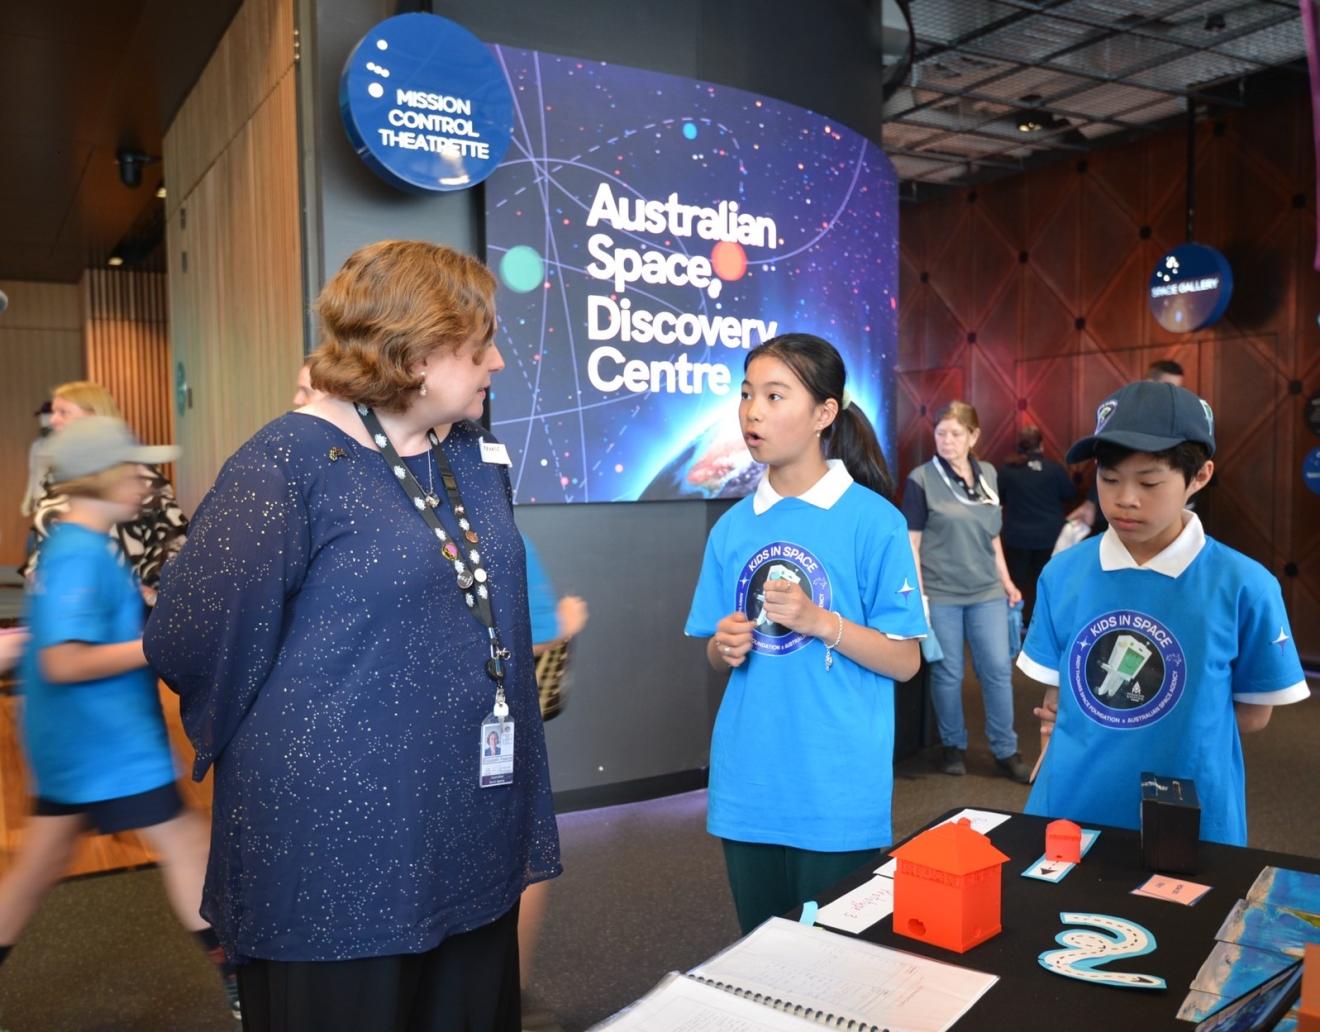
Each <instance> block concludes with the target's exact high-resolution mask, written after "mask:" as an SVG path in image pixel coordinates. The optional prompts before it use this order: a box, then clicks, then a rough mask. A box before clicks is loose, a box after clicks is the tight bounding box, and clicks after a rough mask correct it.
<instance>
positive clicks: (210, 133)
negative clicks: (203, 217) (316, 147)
mask: <svg viewBox="0 0 1320 1032" xmlns="http://www.w3.org/2000/svg"><path fill="white" fill-rule="evenodd" d="M293 60H294V32H293V0H245V2H244V4H243V6H242V7H240V8H239V11H238V13H237V14H236V15H235V16H234V20H233V21H232V22H231V23H230V26H229V28H228V30H226V32H225V35H224V37H223V38H222V39H221V40H220V44H219V46H217V47H216V50H215V53H214V54H213V55H212V56H211V60H210V61H209V62H208V63H207V66H206V68H205V70H204V71H203V72H202V75H201V77H200V78H199V79H198V80H197V84H196V85H195V86H194V87H193V89H192V91H191V92H190V93H189V94H188V97H187V99H186V100H185V101H184V103H183V105H182V106H181V107H180V109H179V113H178V114H177V115H176V116H175V119H174V121H173V122H172V123H171V125H170V127H169V131H168V132H167V133H166V139H165V151H164V162H165V182H166V183H167V184H169V196H168V198H167V199H166V202H165V203H166V212H167V214H168V215H170V216H172V215H173V214H174V213H175V212H176V211H177V210H178V208H179V206H180V205H181V204H182V203H183V202H184V199H185V198H186V197H187V196H188V194H189V193H191V192H192V190H193V189H194V187H196V185H197V183H198V182H199V181H200V180H201V179H202V177H203V176H204V175H206V173H207V170H208V169H210V167H211V166H212V164H214V163H215V161H216V160H217V159H218V158H219V157H220V155H221V154H222V153H223V152H224V151H225V149H226V148H227V147H229V146H230V144H231V143H232V142H233V140H234V138H235V137H236V136H237V135H238V134H239V133H240V131H242V129H243V127H244V126H246V125H247V124H248V122H249V121H250V120H251V118H252V115H253V113H254V112H255V111H256V110H257V109H258V108H260V107H261V106H262V104H263V103H264V102H265V100H266V98H267V97H268V96H269V95H270V94H271V92H272V91H273V90H274V89H275V87H276V84H277V83H279V81H280V80H281V79H283V78H284V76H285V75H286V74H287V73H288V71H289V69H290V68H291V67H292V65H293Z"/></svg>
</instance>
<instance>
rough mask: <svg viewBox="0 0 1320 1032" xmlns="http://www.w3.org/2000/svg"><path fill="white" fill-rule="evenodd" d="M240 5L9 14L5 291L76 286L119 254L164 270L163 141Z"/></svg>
mask: <svg viewBox="0 0 1320 1032" xmlns="http://www.w3.org/2000/svg"><path fill="white" fill-rule="evenodd" d="M240 4H241V0H5V2H3V3H0V155H2V156H3V160H0V279H19V280H47V281H57V282H66V283H67V282H74V281H76V280H78V278H79V277H80V276H81V274H82V270H83V269H85V268H87V267H88V266H89V265H100V264H103V263H104V262H105V261H106V259H107V258H108V257H109V255H110V253H111V252H112V251H113V250H114V249H115V248H116V247H119V246H120V244H121V243H126V244H128V245H130V246H134V245H136V246H137V247H138V248H139V249H140V250H141V251H143V252H145V258H144V259H143V260H144V261H146V262H147V263H148V264H151V263H153V262H159V247H158V246H157V245H158V243H159V233H160V220H161V219H162V218H163V202H161V201H159V200H157V199H156V196H155V191H156V188H157V186H159V185H160V183H161V177H162V170H161V166H160V164H159V163H156V164H153V165H150V166H148V167H147V168H146V169H145V171H144V173H143V176H142V184H141V185H140V186H139V187H137V188H136V189H129V188H127V187H125V186H124V185H123V183H121V182H120V179H119V167H118V164H117V163H116V160H115V154H116V152H117V151H118V150H119V149H120V148H124V147H127V148H131V149H133V150H137V151H141V152H144V153H147V154H150V155H154V156H159V155H160V153H161V137H162V135H163V133H164V131H165V128H166V127H167V126H168V125H169V123H170V120H171V119H172V118H173V117H174V114H175V112H176V111H178V109H179V107H180V105H181V104H182V103H183V100H184V98H185V97H186V96H187V95H188V91H189V90H190V89H191V88H192V86H193V84H194V83H195V82H196V81H197V77H198V76H199V75H200V74H201V71H202V69H203V68H204V67H205V66H206V62H207V59H208V58H209V57H210V55H211V53H212V51H213V50H214V49H215V46H216V44H217V43H218V42H219V40H220V37H221V36H222V35H223V33H224V30H225V28H226V27H227V26H228V24H229V22H230V20H231V19H232V18H233V16H234V14H235V13H236V12H237V10H238V8H239V6H240Z"/></svg>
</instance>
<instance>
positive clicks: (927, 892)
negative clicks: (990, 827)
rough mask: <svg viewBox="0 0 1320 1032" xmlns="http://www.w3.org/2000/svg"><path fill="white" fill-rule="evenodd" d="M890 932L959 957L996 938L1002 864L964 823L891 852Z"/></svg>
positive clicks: (982, 838) (944, 827) (983, 839)
mask: <svg viewBox="0 0 1320 1032" xmlns="http://www.w3.org/2000/svg"><path fill="white" fill-rule="evenodd" d="M893 855H894V856H895V857H897V858H898V871H897V873H896V874H895V875H894V931H895V932H897V933H898V934H899V935H906V936H908V937H909V938H912V939H918V940H920V941H921V942H926V943H930V945H932V946H939V947H941V948H942V949H946V950H954V951H955V952H957V953H965V952H966V951H967V950H970V949H971V948H972V947H973V946H977V945H979V944H980V943H983V942H985V941H986V939H989V938H992V937H994V936H996V935H998V934H999V931H1000V927H1001V926H1000V923H999V883H1000V872H999V867H1000V865H1001V864H1002V863H1003V862H1004V861H1005V860H1007V859H1008V857H1006V856H1005V855H1004V854H1003V853H1001V852H1000V851H999V850H997V849H996V848H995V847H994V846H992V845H991V844H990V840H989V839H988V838H986V837H985V836H984V835H982V834H981V833H980V832H979V831H973V830H972V826H971V823H970V822H969V821H967V820H966V819H965V818H964V819H962V820H960V821H958V822H956V823H953V824H941V825H939V826H938V827H935V828H931V829H930V830H929V831H924V832H922V833H921V834H920V835H918V836H917V837H916V838H914V839H912V840H911V841H910V842H905V843H904V844H903V845H901V846H899V847H898V848H897V849H895V850H894V852H893Z"/></svg>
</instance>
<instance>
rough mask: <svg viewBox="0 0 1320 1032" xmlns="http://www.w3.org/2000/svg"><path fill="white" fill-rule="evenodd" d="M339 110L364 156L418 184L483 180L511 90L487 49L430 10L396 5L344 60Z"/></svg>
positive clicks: (443, 187) (506, 124) (509, 110)
mask: <svg viewBox="0 0 1320 1032" xmlns="http://www.w3.org/2000/svg"><path fill="white" fill-rule="evenodd" d="M339 109H340V114H341V115H342V117H343V121H344V129H345V131H346V132H347V133H348V138H349V141H350V142H351V143H352V144H353V149H354V150H355V151H357V153H358V156H359V157H361V158H362V160H363V161H364V162H365V163H366V164H367V165H368V167H370V168H371V169H372V171H374V172H375V173H376V174H377V175H378V176H380V177H381V178H382V179H384V180H385V181H386V182H387V183H389V184H390V185H391V186H394V187H397V188H399V189H403V190H408V191H412V192H415V193H427V192H431V191H440V192H443V191H448V190H465V189H467V188H468V187H471V186H475V185H476V184H477V183H480V182H481V181H482V180H483V179H485V178H486V177H487V176H489V175H490V174H491V173H492V172H494V171H495V168H496V166H498V165H499V163H500V161H501V160H502V159H503V157H504V153H505V151H507V150H508V148H509V140H510V138H511V135H512V129H513V97H512V95H511V94H510V92H509V83H508V80H507V78H506V77H505V75H504V72H503V70H502V69H501V68H500V66H499V64H498V63H497V62H496V60H495V56H494V54H492V53H491V50H490V48H489V47H488V46H486V44H485V43H483V42H481V40H479V39H478V38H477V37H476V36H474V35H473V34H472V33H471V32H469V31H468V30H467V29H465V28H463V27H462V26H461V25H458V24H455V23H454V22H452V21H449V20H448V19H447V18H441V17H439V16H438V15H434V14H421V13H414V14H400V15H397V16H396V17H393V18H387V19H386V20H385V21H383V22H381V23H380V24H378V25H377V26H376V27H375V28H373V29H372V30H371V31H370V32H368V33H367V34H366V35H365V36H364V37H363V38H362V40H361V41H360V42H359V43H358V45H357V46H356V47H354V48H353V52H352V53H351V54H350V55H349V57H348V60H347V62H345V64H344V70H343V73H342V74H341V75H340V80H339Z"/></svg>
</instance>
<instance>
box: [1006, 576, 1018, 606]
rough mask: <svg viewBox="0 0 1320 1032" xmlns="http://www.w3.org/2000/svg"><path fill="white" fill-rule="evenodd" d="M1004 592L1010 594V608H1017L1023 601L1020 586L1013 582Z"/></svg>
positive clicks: (1007, 584) (1007, 585) (1008, 584)
mask: <svg viewBox="0 0 1320 1032" xmlns="http://www.w3.org/2000/svg"><path fill="white" fill-rule="evenodd" d="M1004 591H1005V592H1007V593H1008V604H1009V605H1010V606H1015V605H1017V604H1018V603H1019V602H1021V601H1022V592H1021V591H1019V590H1018V586H1017V585H1016V584H1014V583H1013V582H1012V581H1009V582H1008V583H1006V584H1005V585H1004Z"/></svg>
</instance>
